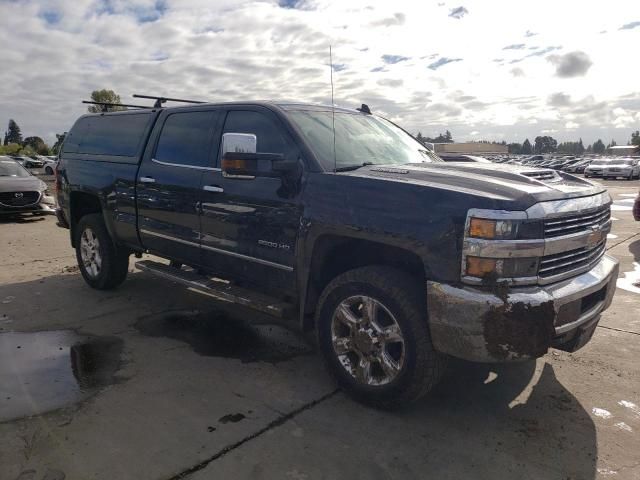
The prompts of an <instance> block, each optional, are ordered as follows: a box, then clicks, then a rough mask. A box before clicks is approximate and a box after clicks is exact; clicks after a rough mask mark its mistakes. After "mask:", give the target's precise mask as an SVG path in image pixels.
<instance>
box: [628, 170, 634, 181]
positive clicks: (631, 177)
mask: <svg viewBox="0 0 640 480" xmlns="http://www.w3.org/2000/svg"><path fill="white" fill-rule="evenodd" d="M627 180H633V170H631V171H630V172H629V176H628V177H627Z"/></svg>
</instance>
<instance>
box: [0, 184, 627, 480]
mask: <svg viewBox="0 0 640 480" xmlns="http://www.w3.org/2000/svg"><path fill="white" fill-rule="evenodd" d="M604 183H605V184H606V185H607V186H608V188H609V190H610V193H611V195H612V197H613V199H614V210H613V212H612V214H613V217H614V218H615V220H614V222H613V231H612V236H611V237H610V239H609V241H608V244H607V248H608V253H609V254H610V255H612V256H614V257H616V258H617V259H618V260H619V261H620V264H621V269H620V280H619V282H618V289H617V292H616V295H615V298H614V301H613V305H612V306H611V308H610V309H609V310H608V311H607V312H606V313H605V314H604V315H603V317H602V320H601V322H600V324H599V327H598V328H597V330H596V333H595V335H594V338H593V339H592V341H591V342H590V343H589V344H588V345H587V346H586V347H584V348H583V349H582V350H579V351H578V352H576V353H573V354H569V353H565V352H559V351H554V350H551V351H550V352H549V353H548V354H547V355H545V356H544V357H543V358H540V359H538V360H537V361H535V362H527V363H522V364H514V365H479V364H471V363H465V362H452V364H451V366H450V368H449V371H448V372H447V375H446V377H445V379H444V380H443V382H442V383H441V384H440V385H439V386H438V387H437V388H436V389H435V390H434V391H433V392H432V393H431V394H430V395H429V396H428V397H427V398H425V399H424V401H422V402H420V403H419V404H417V405H416V406H414V407H413V408H410V409H408V410H404V411H400V412H383V411H378V410H374V409H370V408H367V407H364V406H362V405H360V404H357V403H355V402H353V401H352V400H351V399H350V398H348V397H346V396H345V395H344V394H343V393H342V392H340V391H337V390H336V389H335V386H334V384H333V383H332V381H331V379H330V378H329V377H328V376H327V374H326V373H325V371H324V368H323V366H322V363H321V360H320V358H319V355H318V354H317V353H316V352H315V351H314V348H313V346H312V345H311V344H309V342H307V340H306V339H304V338H302V337H300V336H299V335H297V334H295V333H292V332H289V331H288V330H285V329H283V328H282V327H279V326H277V325H271V324H269V323H268V319H266V318H259V317H258V315H256V314H255V313H254V312H251V311H247V310H242V309H238V308H233V307H228V306H225V305H222V304H220V303H217V302H213V301H212V300H211V299H209V298H207V297H204V296H202V295H199V294H197V293H194V292H190V291H188V290H185V289H183V288H181V287H179V286H177V285H174V284H172V283H169V282H167V281H164V280H161V279H158V278H154V277H153V276H150V275H148V274H144V273H141V272H139V271H136V270H135V268H134V266H133V265H134V264H133V261H132V263H131V267H130V268H131V272H130V274H129V277H128V279H127V280H126V282H125V283H124V284H123V285H122V286H121V287H120V288H118V289H117V290H114V291H109V292H102V291H95V290H92V289H90V288H89V287H88V286H87V285H86V284H85V283H84V281H83V280H82V278H81V276H80V274H79V273H78V271H77V266H76V260H75V255H74V252H73V251H72V250H71V248H70V244H69V238H68V231H66V230H63V229H60V228H58V227H56V226H55V219H54V218H53V217H38V218H36V217H25V218H23V219H20V220H15V219H13V220H0V245H1V246H2V247H1V248H0V479H3V480H4V479H7V480H15V479H20V480H29V479H33V480H43V479H46V480H56V479H57V480H61V479H63V478H66V479H89V478H95V479H110V480H111V479H158V480H168V479H177V478H188V479H210V478H255V479H261V478H285V479H288V478H291V479H316V478H317V479H321V478H327V479H343V478H344V479H372V478H373V479H378V478H379V479H388V478H398V479H410V478H437V479H449V478H450V479H459V478H475V479H478V478H479V479H484V478H486V479H489V478H490V479H496V478H497V479H502V478H504V479H510V478H519V479H541V478H544V479H556V478H557V479H592V478H600V477H602V478H605V477H606V478H614V479H639V478H640V454H639V452H640V437H639V435H638V434H639V432H640V407H639V405H640V361H638V359H639V358H640V288H638V287H635V286H634V283H635V282H638V281H640V223H638V222H634V221H633V219H632V217H631V209H630V207H631V202H630V200H632V199H633V197H634V196H635V194H636V193H637V192H638V187H639V184H640V182H638V181H634V182H628V181H621V180H619V181H606V182H604ZM132 260H133V259H132Z"/></svg>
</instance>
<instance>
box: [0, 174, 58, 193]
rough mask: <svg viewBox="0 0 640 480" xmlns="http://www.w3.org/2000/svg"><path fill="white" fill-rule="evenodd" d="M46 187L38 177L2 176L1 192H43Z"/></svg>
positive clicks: (0, 179) (0, 182) (0, 180)
mask: <svg viewBox="0 0 640 480" xmlns="http://www.w3.org/2000/svg"><path fill="white" fill-rule="evenodd" d="M46 187H47V186H46V184H45V183H44V182H43V181H42V180H40V179H38V178H36V177H0V192H42V191H43V190H45V189H46Z"/></svg>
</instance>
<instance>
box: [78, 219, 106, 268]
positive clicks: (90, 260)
mask: <svg viewBox="0 0 640 480" xmlns="http://www.w3.org/2000/svg"><path fill="white" fill-rule="evenodd" d="M80 257H81V258H82V264H83V265H84V269H85V271H86V272H87V274H89V276H91V277H93V278H96V277H97V276H98V275H99V274H100V271H101V270H102V254H101V252H100V241H99V240H98V237H97V236H96V234H95V232H94V231H93V230H92V229H90V228H85V229H84V231H83V232H82V235H81V237H80Z"/></svg>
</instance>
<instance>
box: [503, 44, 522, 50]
mask: <svg viewBox="0 0 640 480" xmlns="http://www.w3.org/2000/svg"><path fill="white" fill-rule="evenodd" d="M524 47H526V45H525V44H524V43H514V44H513V45H507V46H506V47H504V48H503V50H522V49H523V48H524Z"/></svg>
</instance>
